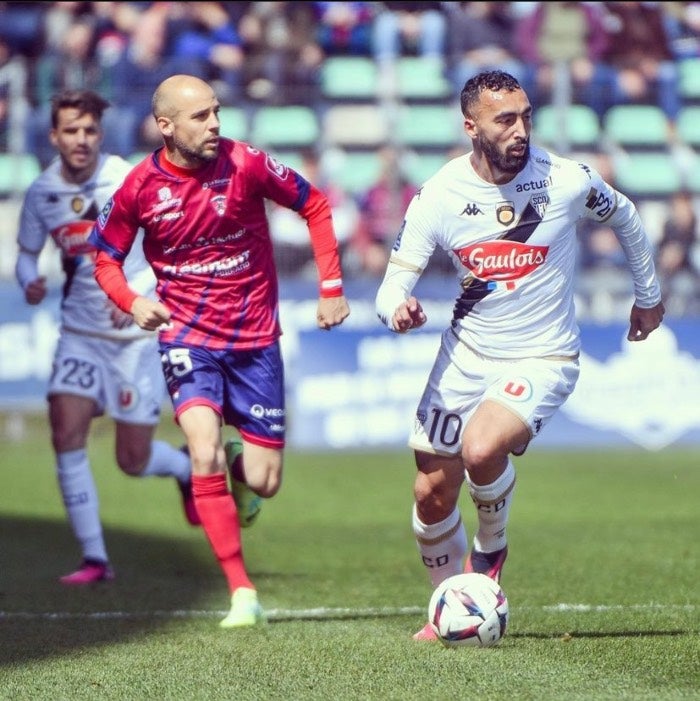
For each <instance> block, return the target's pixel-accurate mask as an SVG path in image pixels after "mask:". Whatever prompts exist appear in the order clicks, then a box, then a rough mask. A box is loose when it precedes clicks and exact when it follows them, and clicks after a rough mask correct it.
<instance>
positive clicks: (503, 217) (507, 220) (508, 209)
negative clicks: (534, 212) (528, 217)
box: [496, 202, 515, 226]
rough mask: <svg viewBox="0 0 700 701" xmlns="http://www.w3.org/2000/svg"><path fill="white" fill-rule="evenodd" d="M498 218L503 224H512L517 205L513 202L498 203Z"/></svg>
mask: <svg viewBox="0 0 700 701" xmlns="http://www.w3.org/2000/svg"><path fill="white" fill-rule="evenodd" d="M496 219H497V220H498V223H499V224H502V225H503V226H508V225H509V224H512V223H513V220H514V219H515V205H514V204H513V203H512V202H499V203H498V204H497V205H496Z"/></svg>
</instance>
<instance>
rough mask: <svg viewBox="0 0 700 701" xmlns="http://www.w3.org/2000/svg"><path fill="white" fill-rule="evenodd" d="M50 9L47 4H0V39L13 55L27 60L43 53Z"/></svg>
mask: <svg viewBox="0 0 700 701" xmlns="http://www.w3.org/2000/svg"><path fill="white" fill-rule="evenodd" d="M49 7H50V3H47V2H0V37H2V38H3V39H4V40H5V41H6V42H7V44H8V46H9V47H10V49H11V51H12V52H13V53H15V54H21V55H22V56H26V57H27V58H34V57H35V56H38V55H39V54H40V53H41V51H42V49H43V40H44V15H45V13H46V11H47V10H48V8H49Z"/></svg>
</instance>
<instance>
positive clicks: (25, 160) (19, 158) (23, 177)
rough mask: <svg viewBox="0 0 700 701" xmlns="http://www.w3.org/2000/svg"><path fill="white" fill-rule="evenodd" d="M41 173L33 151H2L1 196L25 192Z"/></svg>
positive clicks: (0, 164) (0, 170)
mask: <svg viewBox="0 0 700 701" xmlns="http://www.w3.org/2000/svg"><path fill="white" fill-rule="evenodd" d="M40 173H41V166H40V165H39V161H38V160H37V158H36V156H34V155H33V154H31V153H17V154H15V153H0V197H10V196H12V195H20V194H24V192H25V190H26V189H27V188H28V187H29V185H30V184H31V183H32V181H33V180H34V178H36V177H37V175H39V174H40Z"/></svg>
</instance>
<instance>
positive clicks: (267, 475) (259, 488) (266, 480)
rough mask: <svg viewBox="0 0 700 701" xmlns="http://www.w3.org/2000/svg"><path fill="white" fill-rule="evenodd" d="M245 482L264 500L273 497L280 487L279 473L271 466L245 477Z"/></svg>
mask: <svg viewBox="0 0 700 701" xmlns="http://www.w3.org/2000/svg"><path fill="white" fill-rule="evenodd" d="M246 481H247V483H248V486H249V487H250V488H251V489H252V490H253V491H254V492H255V493H256V494H257V495H258V496H261V497H263V498H264V499H269V498H270V497H273V496H275V494H277V492H278V491H279V489H280V486H281V485H282V478H281V473H280V471H279V470H277V469H274V467H273V466H269V467H267V469H265V468H263V469H259V470H255V471H252V474H251V475H250V476H248V475H246Z"/></svg>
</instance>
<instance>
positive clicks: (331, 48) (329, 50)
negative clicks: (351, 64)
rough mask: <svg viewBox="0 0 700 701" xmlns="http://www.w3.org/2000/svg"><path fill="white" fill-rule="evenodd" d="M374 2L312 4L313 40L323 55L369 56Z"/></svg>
mask: <svg viewBox="0 0 700 701" xmlns="http://www.w3.org/2000/svg"><path fill="white" fill-rule="evenodd" d="M375 5H376V3H373V2H314V3H313V7H314V12H315V18H316V25H317V26H316V40H317V42H318V44H319V46H320V47H321V48H322V49H323V51H324V53H325V54H326V55H327V56H334V55H355V56H370V55H371V53H372V41H371V35H372V22H373V20H374V12H375Z"/></svg>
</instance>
